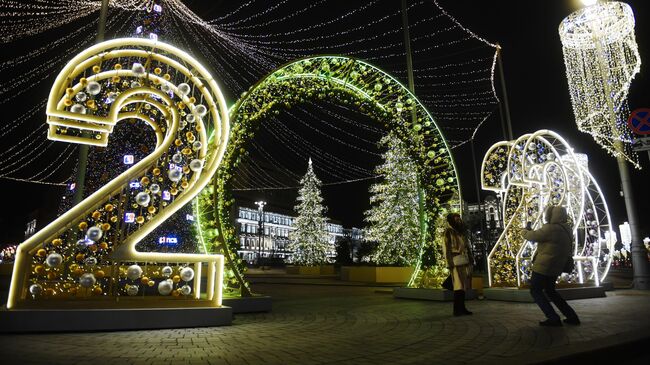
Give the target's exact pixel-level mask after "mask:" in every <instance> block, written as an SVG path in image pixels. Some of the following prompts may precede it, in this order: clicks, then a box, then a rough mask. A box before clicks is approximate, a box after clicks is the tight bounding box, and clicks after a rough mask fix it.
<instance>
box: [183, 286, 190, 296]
mask: <svg viewBox="0 0 650 365" xmlns="http://www.w3.org/2000/svg"><path fill="white" fill-rule="evenodd" d="M191 293H192V287H191V286H189V285H183V286H181V294H183V295H190V294H191Z"/></svg>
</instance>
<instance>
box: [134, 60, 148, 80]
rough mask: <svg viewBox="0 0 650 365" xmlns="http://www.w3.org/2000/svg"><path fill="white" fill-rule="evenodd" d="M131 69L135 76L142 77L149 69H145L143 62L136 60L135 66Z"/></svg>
mask: <svg viewBox="0 0 650 365" xmlns="http://www.w3.org/2000/svg"><path fill="white" fill-rule="evenodd" d="M131 71H132V72H133V74H134V75H135V76H137V77H142V76H144V75H145V73H146V72H147V71H146V70H145V68H144V66H142V64H140V63H138V62H135V63H134V64H133V66H131Z"/></svg>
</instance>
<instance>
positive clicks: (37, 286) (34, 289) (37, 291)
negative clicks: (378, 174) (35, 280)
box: [29, 284, 43, 298]
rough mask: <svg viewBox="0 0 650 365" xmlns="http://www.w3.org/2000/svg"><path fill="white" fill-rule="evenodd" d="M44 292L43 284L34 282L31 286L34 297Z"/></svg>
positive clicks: (30, 290) (30, 291)
mask: <svg viewBox="0 0 650 365" xmlns="http://www.w3.org/2000/svg"><path fill="white" fill-rule="evenodd" d="M42 292H43V287H42V286H41V284H32V285H30V286H29V294H31V295H32V297H34V298H36V297H37V296H39V295H41V293H42Z"/></svg>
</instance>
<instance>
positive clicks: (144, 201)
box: [135, 191, 151, 207]
mask: <svg viewBox="0 0 650 365" xmlns="http://www.w3.org/2000/svg"><path fill="white" fill-rule="evenodd" d="M150 201H151V196H149V194H147V193H145V192H144V191H141V192H139V193H138V194H137V195H136V196H135V202H136V203H138V205H141V206H143V207H146V206H147V205H149V202H150Z"/></svg>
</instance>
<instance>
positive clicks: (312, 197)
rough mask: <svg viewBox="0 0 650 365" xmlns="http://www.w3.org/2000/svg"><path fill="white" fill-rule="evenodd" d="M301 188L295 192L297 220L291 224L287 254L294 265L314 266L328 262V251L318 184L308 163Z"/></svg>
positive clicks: (323, 211)
mask: <svg viewBox="0 0 650 365" xmlns="http://www.w3.org/2000/svg"><path fill="white" fill-rule="evenodd" d="M300 184H301V185H302V187H301V188H300V190H299V192H298V194H299V195H298V199H297V200H298V205H296V206H295V208H294V209H295V211H296V213H297V214H298V218H296V221H295V225H294V227H295V231H293V232H292V233H291V236H290V240H291V241H290V244H289V250H291V251H293V255H292V256H291V258H290V259H289V262H290V263H293V264H296V265H305V266H315V265H321V264H325V263H327V262H328V258H327V252H328V251H329V243H328V241H327V238H328V235H327V230H326V219H325V217H324V213H325V210H326V208H325V207H324V206H323V197H322V196H321V191H320V186H321V182H320V180H318V177H316V174H315V173H314V169H313V168H312V165H311V158H310V159H309V166H308V167H307V173H306V174H305V176H304V177H303V178H302V180H300Z"/></svg>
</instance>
